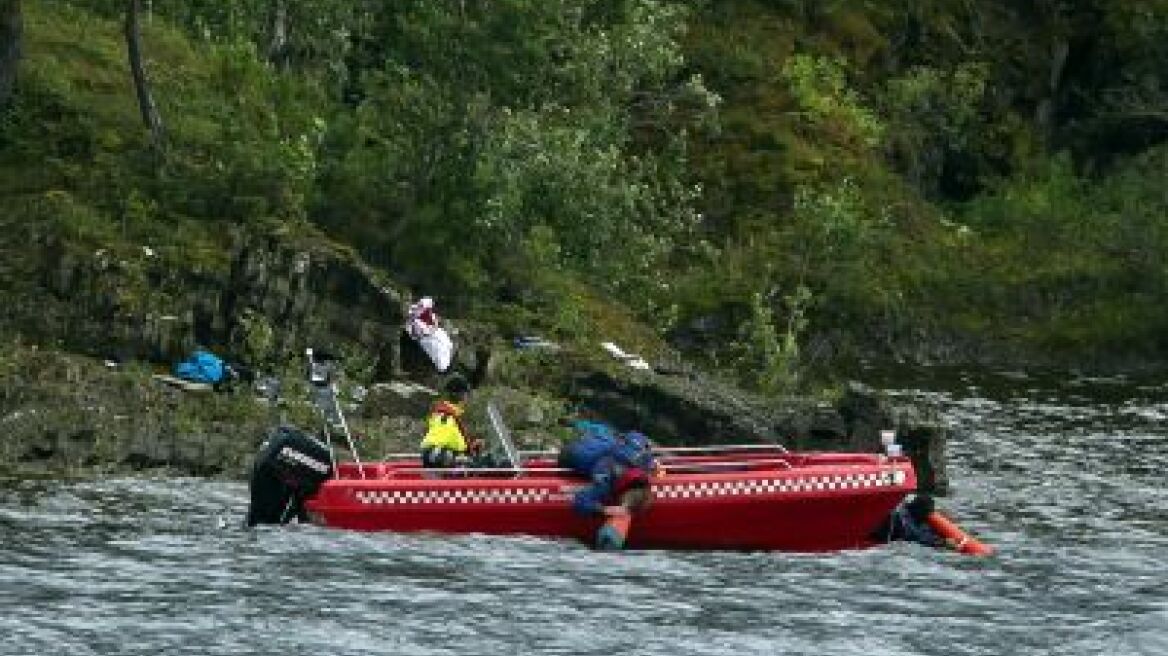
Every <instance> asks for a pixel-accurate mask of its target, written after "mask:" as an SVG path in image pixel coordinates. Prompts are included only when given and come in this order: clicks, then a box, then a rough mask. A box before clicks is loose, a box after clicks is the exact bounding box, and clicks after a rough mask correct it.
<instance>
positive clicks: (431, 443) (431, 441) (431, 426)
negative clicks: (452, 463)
mask: <svg viewBox="0 0 1168 656" xmlns="http://www.w3.org/2000/svg"><path fill="white" fill-rule="evenodd" d="M462 413H463V409H462V407H461V406H459V405H458V404H457V403H451V402H450V401H439V402H438V403H435V404H434V407H433V409H431V410H430V414H429V415H427V416H426V436H425V437H423V438H422V444H421V447H422V448H423V449H425V448H427V447H436V448H442V449H450V450H451V451H454V452H455V453H466V451H467V443H466V431H465V430H464V429H463V426H462V419H461V417H462Z"/></svg>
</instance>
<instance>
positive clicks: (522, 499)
mask: <svg viewBox="0 0 1168 656" xmlns="http://www.w3.org/2000/svg"><path fill="white" fill-rule="evenodd" d="M355 494H356V496H357V501H358V502H359V503H365V504H477V503H490V504H500V503H540V502H543V501H547V500H548V497H549V496H550V494H551V490H549V489H547V488H524V487H517V488H476V489H466V490H357V491H356V493H355Z"/></svg>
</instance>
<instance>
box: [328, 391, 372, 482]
mask: <svg viewBox="0 0 1168 656" xmlns="http://www.w3.org/2000/svg"><path fill="white" fill-rule="evenodd" d="M329 391H330V392H332V395H333V409H334V410H335V411H336V413H337V418H338V419H340V420H341V429H342V430H344V431H345V439H346V440H347V441H348V442H349V453H352V454H353V460H354V461H356V463H357V471H358V472H360V473H361V478H362V479H364V478H365V466H364V465H363V464H361V456H359V455H358V454H357V447H356V445H354V444H353V435H352V433H350V432H349V422H348V420H347V419H345V413H344V412H343V411H342V410H341V402H340V401H338V400H337V384H336V383H331V384H330V385H329Z"/></svg>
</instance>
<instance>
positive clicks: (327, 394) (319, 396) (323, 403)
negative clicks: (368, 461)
mask: <svg viewBox="0 0 1168 656" xmlns="http://www.w3.org/2000/svg"><path fill="white" fill-rule="evenodd" d="M304 356H305V357H306V358H308V384H309V386H310V388H311V391H310V393H311V394H312V400H313V405H314V406H316V410H317V412H319V413H320V418H321V421H322V422H323V423H324V436H325V440H326V441H327V442H328V447H329V457H330V458H332V461H333V471H334V472H337V471H339V469H338V468H337V466H336V463H337V458H336V454H334V453H333V438H332V431H333V426H339V427H340V429H341V434H342V435H344V436H345V441H346V442H347V443H348V444H349V453H352V454H353V460H354V461H355V462H356V463H357V471H358V472H359V473H360V474H361V478H365V466H364V465H363V464H362V463H361V456H359V455H358V454H357V447H356V445H355V444H354V443H353V434H352V433H351V432H349V422H348V420H347V419H345V413H344V412H343V411H342V410H341V403H340V401H338V400H337V384H336V382H335V381H333V376H332V368H333V365H332V363H331V361H330V362H317V360H316V359H315V358H314V357H313V352H312V349H311V348H306V349H304Z"/></svg>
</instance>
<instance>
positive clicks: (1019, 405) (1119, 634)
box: [0, 374, 1168, 656]
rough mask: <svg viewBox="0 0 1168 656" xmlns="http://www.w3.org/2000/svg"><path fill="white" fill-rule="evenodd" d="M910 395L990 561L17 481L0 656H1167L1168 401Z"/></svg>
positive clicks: (1003, 389) (0, 552) (1075, 382)
mask: <svg viewBox="0 0 1168 656" xmlns="http://www.w3.org/2000/svg"><path fill="white" fill-rule="evenodd" d="M887 384H894V383H892V382H891V381H890V382H888V383H887ZM914 385H915V386H916V387H919V388H926V389H929V390H946V391H919V390H909V391H900V392H897V393H898V394H900V395H905V396H911V397H915V398H917V399H918V400H920V401H922V402H926V403H930V404H934V405H935V406H936V407H937V408H938V409H939V410H940V411H941V413H942V416H943V417H944V418H945V419H946V420H947V421H948V422H949V423H950V424H951V426H952V427H953V428H954V436H953V439H952V443H951V449H950V450H951V460H950V476H951V479H952V485H953V494H952V496H951V497H950V498H947V499H942V500H940V501H939V506H940V507H941V508H942V509H944V510H945V511H946V512H947V513H948V514H949V515H950V516H952V517H954V518H956V519H957V520H958V521H959V522H960V523H961V524H962V525H963V526H965V527H966V528H968V529H971V530H973V531H974V532H975V533H977V534H978V535H980V536H981V537H983V538H984V539H985V540H986V541H987V542H990V543H993V544H995V545H996V546H997V547H998V548H999V550H1000V553H999V555H998V556H996V557H995V558H992V559H989V560H977V559H973V558H968V557H963V556H959V555H955V554H951V553H944V552H939V551H932V550H928V549H925V548H922V547H918V546H914V545H907V544H899V545H894V546H891V547H886V548H880V549H873V550H868V551H862V552H846V553H837V554H831V555H791V554H770V553H752V554H738V553H670V552H644V553H620V554H604V553H595V552H592V551H590V550H588V549H587V548H585V547H583V546H582V545H578V544H575V543H569V542H556V541H544V540H537V539H522V538H520V539H515V538H484V537H458V538H443V537H435V536H398V535H381V534H358V533H346V532H337V531H329V530H324V529H319V528H315V527H309V526H293V527H282V528H265V529H262V530H257V531H250V532H249V531H243V530H240V529H239V528H238V524H239V520H240V518H241V517H242V515H243V512H244V510H245V507H246V486H245V485H243V484H236V483H223V482H209V481H204V480H196V479H179V480H173V479H171V480H133V479H124V480H107V481H96V482H80V483H78V482H72V483H65V484H59V483H51V482H44V481H35V482H34V481H12V480H6V481H0V654H3V655H10V654H11V655H16V654H20V655H29V656H32V655H42V654H69V655H70V656H82V655H85V654H149V655H152V656H157V655H162V654H191V655H196V654H197V655H207V654H281V655H283V654H327V655H329V656H339V655H345V654H354V655H356V654H596V655H604V656H613V655H616V654H622V655H629V656H632V655H640V654H660V655H662V656H666V655H668V656H673V655H680V654H703V655H722V654H724V655H726V656H731V655H733V656H739V655H747V654H759V655H764V654H765V655H767V656H771V655H774V654H808V655H812V654H814V655H817V656H818V655H822V654H827V655H832V654H839V655H852V654H855V655H859V654H864V655H869V656H871V655H884V654H888V655H896V656H908V655H912V654H938V655H945V656H954V655H963V654H986V655H989V654H993V655H1004V654H1008V655H1010V656H1022V655H1029V654H1033V655H1042V656H1047V655H1062V654H1067V655H1072V654H1073V655H1080V654H1108V655H1116V656H1125V655H1129V654H1130V655H1149V656H1152V655H1156V656H1160V655H1163V654H1168V567H1166V566H1168V485H1166V484H1165V470H1166V469H1168V421H1166V420H1168V386H1165V385H1162V384H1158V383H1154V384H1147V383H1141V382H1139V381H1133V380H1124V379H1072V380H1066V381H1064V380H1060V379H1054V380H1043V379H1039V378H1027V377H1023V376H1020V375H1017V374H1001V375H993V374H984V375H981V376H979V377H973V376H969V375H960V374H957V375H952V374H946V375H941V376H936V377H927V376H925V375H922V376H920V377H918V378H916V379H914Z"/></svg>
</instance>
